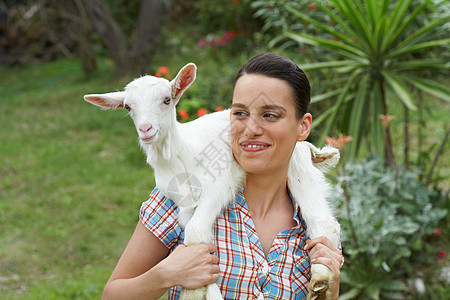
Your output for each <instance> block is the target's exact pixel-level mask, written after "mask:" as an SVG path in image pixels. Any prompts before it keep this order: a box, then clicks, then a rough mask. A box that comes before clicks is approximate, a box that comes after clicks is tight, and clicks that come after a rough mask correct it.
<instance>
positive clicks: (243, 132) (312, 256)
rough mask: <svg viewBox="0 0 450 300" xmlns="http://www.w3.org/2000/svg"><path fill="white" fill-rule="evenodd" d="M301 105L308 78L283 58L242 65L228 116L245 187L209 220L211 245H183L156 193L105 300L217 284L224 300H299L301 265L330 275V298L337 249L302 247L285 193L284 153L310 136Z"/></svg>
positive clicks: (317, 242) (169, 206) (172, 295)
mask: <svg viewBox="0 0 450 300" xmlns="http://www.w3.org/2000/svg"><path fill="white" fill-rule="evenodd" d="M309 100H310V86H309V82H308V79H307V77H306V75H305V74H304V73H303V71H302V70H301V69H300V68H299V67H298V66H297V65H296V64H295V63H293V62H292V61H290V60H289V59H287V58H284V57H281V56H278V55H275V54H270V53H266V54H260V55H257V56H255V57H254V58H252V59H251V60H250V61H249V62H248V63H247V64H246V65H244V66H243V67H242V69H241V70H240V71H239V73H238V75H237V78H236V81H235V87H234V91H233V102H232V109H231V116H230V118H231V145H232V150H233V155H234V157H235V159H236V161H237V162H238V163H239V165H240V166H241V167H242V168H243V169H244V170H245V171H246V174H247V177H246V185H245V189H244V190H243V191H241V192H240V193H239V194H238V195H237V197H236V201H234V202H233V203H231V204H230V205H229V206H228V207H227V208H225V209H224V210H223V212H222V214H221V215H220V216H219V218H218V219H217V221H216V224H215V226H214V230H213V233H214V237H213V240H214V242H215V244H198V245H191V246H185V245H183V230H182V228H181V227H180V226H179V224H178V220H177V207H176V206H175V204H174V203H173V202H172V201H171V200H170V199H167V198H166V197H164V196H163V195H161V193H160V192H159V191H158V189H157V188H155V190H154V191H153V192H152V195H151V196H150V199H149V200H148V201H147V202H144V204H143V205H142V207H141V214H140V221H139V222H138V224H137V227H136V229H135V232H134V233H133V236H132V237H131V240H130V242H129V243H128V246H127V247H126V249H125V251H124V253H123V254H122V257H121V258H120V260H119V262H118V264H117V266H116V268H115V270H114V271H113V273H112V275H111V278H110V279H109V281H108V283H107V284H106V286H105V290H104V294H103V296H104V298H105V299H115V298H117V299H124V298H126V299H133V298H135V299H158V298H159V297H160V296H161V295H163V294H164V293H165V292H166V291H167V290H168V289H170V291H169V299H177V298H178V296H179V291H180V289H181V286H182V287H184V288H188V289H194V288H198V287H201V286H204V285H206V284H210V283H213V282H216V283H217V284H218V285H219V288H220V289H221V291H222V295H223V296H224V298H226V299H249V298H252V299H253V298H254V299H303V298H305V297H306V294H307V286H308V283H309V279H310V274H309V269H310V264H311V263H320V264H324V265H326V266H327V267H328V268H330V270H331V271H332V272H333V274H334V281H333V284H332V286H331V290H332V292H333V298H335V299H337V297H338V294H339V275H340V272H339V270H340V265H341V261H342V255H341V251H340V250H339V249H337V248H336V247H335V246H334V245H333V244H332V243H331V242H330V241H329V240H328V239H327V238H325V237H320V238H316V239H313V240H307V238H306V236H305V226H304V223H303V221H302V219H301V213H300V211H299V208H298V206H297V205H296V203H295V201H294V200H293V199H292V198H291V196H290V194H289V191H288V189H287V171H288V165H289V160H290V157H291V154H292V151H293V149H294V147H295V144H296V142H297V141H303V140H305V139H306V138H307V137H308V135H309V133H310V130H311V122H312V117H311V114H309V113H308V112H307V110H308V105H309ZM219 275H220V276H219Z"/></svg>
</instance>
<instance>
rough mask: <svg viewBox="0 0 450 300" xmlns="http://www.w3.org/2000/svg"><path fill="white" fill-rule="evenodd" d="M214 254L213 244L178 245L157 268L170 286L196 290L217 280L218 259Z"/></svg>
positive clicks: (215, 249) (215, 250)
mask: <svg viewBox="0 0 450 300" xmlns="http://www.w3.org/2000/svg"><path fill="white" fill-rule="evenodd" d="M214 252H217V247H216V246H215V245H214V244H194V245H190V246H186V245H179V246H177V248H176V249H175V250H174V251H173V252H172V253H171V254H170V255H169V256H168V257H167V258H166V259H164V260H163V261H161V262H160V264H159V266H158V267H159V268H161V269H160V270H161V271H162V272H164V274H166V276H167V278H168V279H169V280H170V282H171V284H170V285H171V286H176V285H180V286H182V287H184V288H186V289H196V288H199V287H202V286H205V285H207V284H210V283H213V282H215V281H217V280H218V279H219V271H220V269H219V265H218V263H219V258H218V257H217V256H216V255H214V254H213V253H214Z"/></svg>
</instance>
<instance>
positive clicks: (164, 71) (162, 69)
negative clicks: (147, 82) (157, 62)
mask: <svg viewBox="0 0 450 300" xmlns="http://www.w3.org/2000/svg"><path fill="white" fill-rule="evenodd" d="M158 73H161V74H169V68H168V67H165V66H161V67H159V68H158Z"/></svg>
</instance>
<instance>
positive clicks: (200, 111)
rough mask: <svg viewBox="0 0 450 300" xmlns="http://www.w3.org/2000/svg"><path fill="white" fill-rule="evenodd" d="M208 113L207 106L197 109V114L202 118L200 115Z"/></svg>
mask: <svg viewBox="0 0 450 300" xmlns="http://www.w3.org/2000/svg"><path fill="white" fill-rule="evenodd" d="M207 113H208V111H207V110H206V108H200V109H199V110H198V111H197V116H198V117H199V118H200V117H202V116H204V115H206V114H207Z"/></svg>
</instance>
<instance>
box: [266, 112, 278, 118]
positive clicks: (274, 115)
mask: <svg viewBox="0 0 450 300" xmlns="http://www.w3.org/2000/svg"><path fill="white" fill-rule="evenodd" d="M264 117H265V118H268V119H279V118H280V116H279V115H277V114H273V113H265V114H264Z"/></svg>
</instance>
